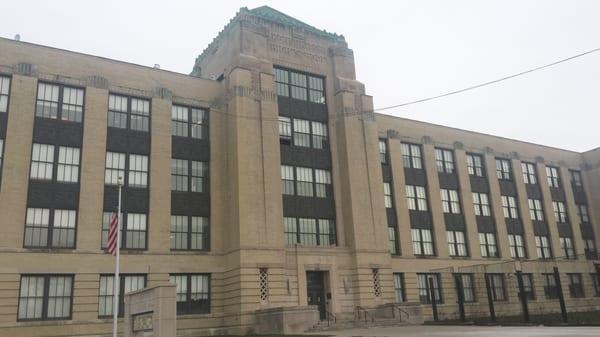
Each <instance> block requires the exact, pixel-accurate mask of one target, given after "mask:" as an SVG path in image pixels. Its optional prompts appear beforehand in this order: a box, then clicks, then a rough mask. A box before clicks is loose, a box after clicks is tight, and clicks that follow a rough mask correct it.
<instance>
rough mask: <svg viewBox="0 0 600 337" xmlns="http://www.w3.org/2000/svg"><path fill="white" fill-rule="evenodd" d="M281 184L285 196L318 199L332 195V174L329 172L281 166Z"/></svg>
mask: <svg viewBox="0 0 600 337" xmlns="http://www.w3.org/2000/svg"><path fill="white" fill-rule="evenodd" d="M294 174H295V177H294ZM313 174H314V176H313ZM294 182H295V184H294ZM281 183H282V193H283V194H284V195H297V196H303V197H313V196H316V197H317V198H327V197H329V196H330V195H331V191H330V189H329V185H331V173H330V172H329V171H327V170H321V169H314V170H313V169H312V168H310V167H294V166H289V165H281Z"/></svg>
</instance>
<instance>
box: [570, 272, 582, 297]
mask: <svg viewBox="0 0 600 337" xmlns="http://www.w3.org/2000/svg"><path fill="white" fill-rule="evenodd" d="M567 276H568V277H569V294H570V295H571V298H583V297H585V293H584V291H583V281H582V279H581V274H576V273H573V274H567Z"/></svg>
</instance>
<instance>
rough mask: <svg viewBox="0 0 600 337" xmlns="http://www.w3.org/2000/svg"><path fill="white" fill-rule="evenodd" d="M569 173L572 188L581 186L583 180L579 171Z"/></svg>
mask: <svg viewBox="0 0 600 337" xmlns="http://www.w3.org/2000/svg"><path fill="white" fill-rule="evenodd" d="M569 172H570V173H571V184H572V185H573V186H578V187H581V186H583V178H582V177H581V171H577V170H569Z"/></svg>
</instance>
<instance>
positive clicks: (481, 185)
mask: <svg viewBox="0 0 600 337" xmlns="http://www.w3.org/2000/svg"><path fill="white" fill-rule="evenodd" d="M469 180H470V182H471V191H473V192H479V193H489V192H490V187H489V185H488V181H487V179H486V178H485V177H478V176H469Z"/></svg>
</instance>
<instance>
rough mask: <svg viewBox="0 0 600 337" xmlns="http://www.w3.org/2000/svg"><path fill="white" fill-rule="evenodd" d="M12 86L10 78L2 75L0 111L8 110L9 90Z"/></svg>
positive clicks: (0, 82)
mask: <svg viewBox="0 0 600 337" xmlns="http://www.w3.org/2000/svg"><path fill="white" fill-rule="evenodd" d="M9 88H10V78H9V77H6V76H0V112H7V111H8V92H9Z"/></svg>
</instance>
